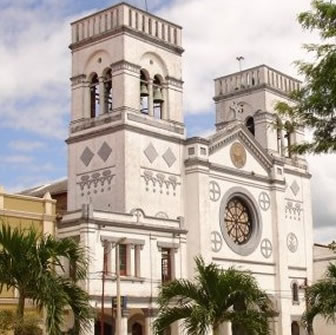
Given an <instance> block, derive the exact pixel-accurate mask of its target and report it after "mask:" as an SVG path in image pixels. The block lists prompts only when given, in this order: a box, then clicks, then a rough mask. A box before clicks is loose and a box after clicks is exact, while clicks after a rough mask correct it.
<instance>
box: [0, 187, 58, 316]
mask: <svg viewBox="0 0 336 335" xmlns="http://www.w3.org/2000/svg"><path fill="white" fill-rule="evenodd" d="M55 203H56V201H55V200H52V199H51V197H50V194H49V193H46V194H45V195H44V196H43V198H36V197H31V196H24V195H18V194H11V193H7V192H6V191H5V190H4V189H3V188H2V187H0V224H2V223H4V224H8V225H10V226H11V227H13V228H21V229H30V228H32V227H33V228H34V229H36V230H37V231H40V232H41V233H43V234H52V235H53V234H54V233H55V219H56V215H55ZM16 304H17V294H16V292H15V291H14V290H6V288H4V289H3V291H2V293H0V310H4V309H6V310H12V309H15V308H16ZM30 306H31V305H30V304H29V302H28V304H27V308H30Z"/></svg>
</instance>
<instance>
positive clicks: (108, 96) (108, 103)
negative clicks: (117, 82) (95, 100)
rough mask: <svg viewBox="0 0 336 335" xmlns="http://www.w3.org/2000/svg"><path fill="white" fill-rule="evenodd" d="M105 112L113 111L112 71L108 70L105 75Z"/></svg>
mask: <svg viewBox="0 0 336 335" xmlns="http://www.w3.org/2000/svg"><path fill="white" fill-rule="evenodd" d="M104 112H105V113H109V112H112V71H111V69H109V70H107V71H106V73H105V75H104Z"/></svg>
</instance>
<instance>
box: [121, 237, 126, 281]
mask: <svg viewBox="0 0 336 335" xmlns="http://www.w3.org/2000/svg"><path fill="white" fill-rule="evenodd" d="M119 269H120V275H121V276H127V245H126V244H119Z"/></svg>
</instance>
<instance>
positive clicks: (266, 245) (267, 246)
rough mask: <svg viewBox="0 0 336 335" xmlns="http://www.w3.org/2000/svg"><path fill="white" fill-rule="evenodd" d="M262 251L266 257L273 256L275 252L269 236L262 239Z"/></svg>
mask: <svg viewBox="0 0 336 335" xmlns="http://www.w3.org/2000/svg"><path fill="white" fill-rule="evenodd" d="M260 251H261V253H262V255H263V256H264V257H265V258H269V257H271V255H272V252H273V249H272V242H271V241H270V240H269V239H268V238H265V239H263V240H262V241H261V244H260Z"/></svg>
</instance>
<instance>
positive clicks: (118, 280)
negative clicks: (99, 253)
mask: <svg viewBox="0 0 336 335" xmlns="http://www.w3.org/2000/svg"><path fill="white" fill-rule="evenodd" d="M125 240H126V237H122V238H120V239H119V240H118V241H117V242H116V258H117V259H116V268H117V269H116V275H117V280H116V284H117V322H116V334H117V335H120V325H121V296H120V249H119V246H120V244H121V243H122V242H124V241H125Z"/></svg>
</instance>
